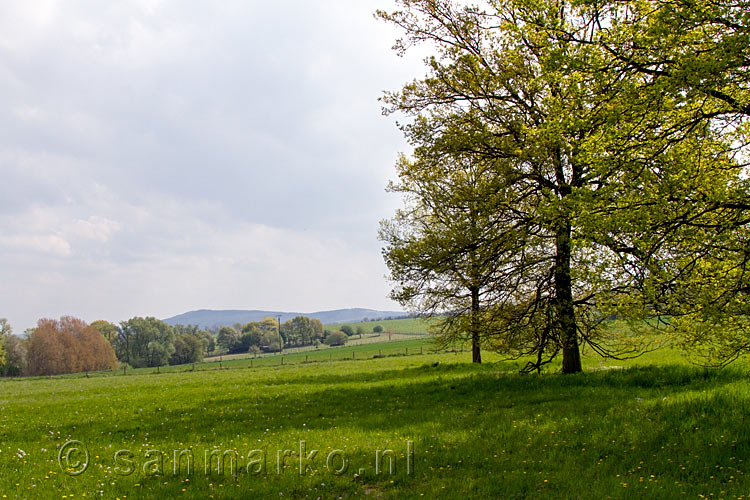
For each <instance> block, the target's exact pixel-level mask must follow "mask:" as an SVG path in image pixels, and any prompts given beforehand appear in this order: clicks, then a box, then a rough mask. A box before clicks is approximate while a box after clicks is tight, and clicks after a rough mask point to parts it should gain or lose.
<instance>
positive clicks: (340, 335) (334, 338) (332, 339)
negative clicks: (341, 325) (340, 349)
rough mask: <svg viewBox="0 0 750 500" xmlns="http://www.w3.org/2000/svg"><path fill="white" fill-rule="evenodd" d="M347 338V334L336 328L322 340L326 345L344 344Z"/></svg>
mask: <svg viewBox="0 0 750 500" xmlns="http://www.w3.org/2000/svg"><path fill="white" fill-rule="evenodd" d="M347 340H349V336H348V335H347V334H346V333H344V332H343V331H338V330H337V331H335V332H331V333H330V334H328V336H326V338H325V340H323V342H324V343H325V344H326V345H330V346H337V345H344V344H346V342H347Z"/></svg>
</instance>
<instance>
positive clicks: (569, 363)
mask: <svg viewBox="0 0 750 500" xmlns="http://www.w3.org/2000/svg"><path fill="white" fill-rule="evenodd" d="M555 243H556V246H557V254H556V256H555V295H556V297H555V299H556V300H555V308H556V313H557V323H558V328H559V330H560V336H561V338H562V343H563V345H562V351H563V366H562V371H563V373H578V372H581V371H583V368H582V367H581V353H580V350H579V349H578V331H577V329H576V318H575V306H574V305H573V283H572V280H571V277H570V222H568V221H564V222H563V223H561V224H560V227H559V228H558V230H557V235H556V238H555Z"/></svg>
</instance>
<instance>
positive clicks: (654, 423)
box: [0, 339, 750, 499]
mask: <svg viewBox="0 0 750 500" xmlns="http://www.w3.org/2000/svg"><path fill="white" fill-rule="evenodd" d="M406 342H415V344H414V345H413V346H412V347H413V350H412V352H411V353H410V355H408V356H407V355H402V354H400V353H399V352H394V353H393V355H383V357H377V358H374V359H373V357H372V356H374V355H376V354H377V353H376V352H375V351H376V350H377V349H378V345H363V346H358V347H354V348H347V347H344V348H341V349H340V352H341V354H342V357H341V358H334V359H331V358H329V359H325V357H323V356H324V355H328V356H330V353H328V352H323V351H320V352H319V354H320V356H321V358H320V359H310V358H309V357H308V362H305V360H304V358H303V357H304V356H305V354H304V353H298V354H295V355H294V356H297V357H296V358H295V357H293V356H291V357H287V360H286V361H285V364H284V365H283V366H282V365H281V364H280V358H274V357H268V358H264V359H263V360H262V362H260V363H259V362H257V360H256V361H255V362H254V364H253V365H252V367H251V366H250V362H249V361H250V360H247V359H245V360H236V361H228V362H224V363H223V364H222V368H223V369H218V365H217V364H216V363H204V364H201V365H199V366H198V367H197V368H196V370H195V371H185V370H186V369H188V368H187V367H180V368H181V370H177V369H176V368H175V369H172V371H168V370H167V371H162V372H161V373H159V374H157V373H155V372H154V370H153V369H143V370H133V371H129V372H128V375H126V376H123V375H122V373H121V372H119V373H109V374H108V373H102V374H97V375H95V376H92V377H91V378H86V377H83V376H81V375H74V376H66V377H56V378H39V379H21V380H3V381H0V471H2V473H1V474H0V498H8V499H13V498H19V499H23V498H27V499H61V498H65V499H71V498H72V499H80V498H107V499H110V498H111V499H117V498H119V499H134V498H144V499H145V498H148V499H153V498H185V499H191V498H201V499H203V498H217V499H218V498H295V499H296V498H300V499H303V498H310V499H316V498H321V499H331V498H362V499H366V498H382V499H388V498H393V499H403V498H415V499H416V498H445V499H449V498H455V499H465V498H487V499H495V498H638V499H641V498H665V499H666V498H748V495H749V494H750V482H749V481H747V480H746V478H745V473H746V467H747V464H748V460H750V429H748V426H747V425H746V422H745V419H746V417H747V415H748V414H750V381H749V380H748V375H747V370H748V366H747V365H746V364H736V365H734V366H732V367H731V368H729V369H725V370H721V371H709V370H705V369H703V368H699V367H695V366H692V365H689V364H687V363H686V362H685V361H684V360H682V359H681V358H680V357H678V356H677V355H676V354H675V353H673V352H670V351H657V352H655V353H650V354H648V355H646V356H644V357H643V358H639V359H638V360H634V361H630V362H625V363H624V362H601V361H600V360H599V359H598V358H595V357H590V356H587V357H586V367H585V369H586V372H585V373H583V374H578V375H566V376H563V375H560V374H557V373H552V372H553V371H554V369H551V370H550V371H549V373H542V374H541V375H536V374H535V375H520V374H518V373H517V371H518V369H519V368H520V366H522V363H521V362H520V361H519V362H498V360H497V358H496V357H493V356H492V355H486V356H485V359H487V360H488V362H486V363H485V364H483V365H481V366H475V365H472V364H471V363H469V362H468V361H469V356H470V354H469V353H467V352H465V353H434V352H431V351H429V349H426V348H425V346H426V345H427V344H424V342H426V339H417V340H412V341H406ZM416 342H422V344H416ZM403 344H404V343H403V342H401V343H395V342H394V343H393V344H381V345H380V349H381V350H382V349H385V348H386V346H390V345H394V346H395V347H394V349H397V350H398V349H403ZM418 345H419V346H421V347H422V352H423V354H415V353H416V352H418V351H416V349H417V348H418V347H417V346H418ZM352 349H354V350H355V351H354V356H355V359H354V360H351V359H345V357H346V353H347V351H348V355H349V356H351V355H352ZM357 349H360V350H366V349H370V351H368V352H365V351H357ZM330 351H331V352H334V351H335V350H334V349H331V350H330ZM358 353H359V357H357V354H358ZM287 356H289V355H287ZM307 356H311V355H310V354H307ZM436 363H437V365H436ZM70 441H77V442H79V443H80V444H76V443H73V444H70ZM65 443H68V445H67V447H65V448H63V445H64V444H65ZM76 446H77V447H79V448H80V449H79V450H74V449H72V448H73V447H76ZM84 448H85V449H86V450H87V452H88V459H87V461H88V467H87V468H86V469H85V470H83V471H82V470H81V469H82V468H83V464H84V463H85V462H86V459H85V455H84V453H83V452H82V450H83V449H84ZM61 450H62V452H61ZM314 450H317V451H315V453H313V451H314ZM300 452H302V456H300ZM311 453H312V455H311ZM175 457H177V460H175ZM220 457H221V458H223V462H224V468H223V470H221V468H220V467H219V463H220V462H221V461H222V460H220ZM188 459H189V460H188ZM188 461H189V462H190V464H188ZM61 463H62V465H63V467H61ZM188 465H189V466H190V467H188ZM391 465H392V466H393V470H391V469H390V467H391ZM376 468H377V469H378V470H376Z"/></svg>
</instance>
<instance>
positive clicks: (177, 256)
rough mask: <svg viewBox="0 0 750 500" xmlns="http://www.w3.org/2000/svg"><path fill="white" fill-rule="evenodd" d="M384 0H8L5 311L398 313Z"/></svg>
mask: <svg viewBox="0 0 750 500" xmlns="http://www.w3.org/2000/svg"><path fill="white" fill-rule="evenodd" d="M387 3H388V2H385V1H383V2H381V1H377V0H372V1H371V2H364V1H363V2H334V1H330V0H325V1H322V2H302V1H291V0H290V1H285V2H276V3H269V2H260V1H251V2H247V1H239V0H237V1H229V0H228V1H226V2H220V3H210V2H187V1H169V0H165V1H149V0H134V1H123V2H115V3H106V2H105V3H95V4H91V3H90V2H77V1H66V2H60V1H52V0H50V1H42V0H38V1H33V2H15V3H14V2H6V3H4V4H2V5H0V107H2V109H5V110H8V112H7V113H5V114H0V276H3V281H4V285H5V283H6V282H7V283H10V284H11V285H10V286H3V287H2V288H0V307H1V309H0V316H3V317H4V316H7V317H8V318H9V319H10V320H11V322H12V323H14V326H15V327H16V329H17V330H18V329H23V328H25V327H28V326H31V324H33V322H34V321H36V319H37V318H39V317H41V316H58V315H61V314H78V315H81V316H84V317H85V318H86V319H89V320H91V319H97V318H100V317H104V318H108V319H113V320H117V319H126V318H128V317H130V316H132V315H136V314H152V315H155V316H160V317H165V316H169V315H171V314H176V313H179V312H183V311H185V310H188V309H192V308H198V307H213V308H221V307H248V308H260V307H263V308H274V309H295V310H308V311H311V310H314V309H328V308H337V307H349V306H365V307H381V308H392V307H395V305H394V304H393V303H391V302H390V301H389V300H388V299H387V298H386V294H387V285H386V283H385V282H384V280H383V279H382V276H383V274H384V273H385V268H384V266H383V263H382V259H381V257H380V252H379V244H378V242H377V241H376V232H377V223H378V220H379V219H381V218H384V217H388V216H390V215H391V213H392V210H393V208H394V205H395V204H396V203H395V200H394V199H393V198H391V197H389V196H388V195H386V194H385V193H384V187H385V184H386V179H387V178H388V177H390V176H392V173H393V168H392V165H393V162H394V161H395V159H396V156H397V151H398V150H400V149H404V148H405V145H404V143H403V141H402V139H401V138H400V135H399V133H398V131H397V130H396V129H395V127H394V124H393V122H392V121H390V120H386V119H383V118H382V117H381V116H380V113H379V109H380V105H379V103H378V102H377V100H376V99H377V97H379V95H380V93H381V91H382V90H383V89H393V88H397V87H398V86H399V85H400V84H401V83H403V82H404V81H406V80H408V79H410V78H411V77H413V76H416V75H417V74H418V72H419V71H421V70H420V69H419V68H420V66H421V65H420V64H415V60H414V59H411V60H410V59H408V58H407V59H399V58H397V57H395V55H394V54H392V53H391V51H390V49H389V47H390V46H391V45H392V42H393V39H394V38H395V33H394V31H393V30H392V29H391V28H389V27H387V26H386V25H384V24H382V23H380V22H378V21H375V20H373V19H372V17H371V13H372V12H373V11H374V10H375V9H376V8H386V9H387V8H388V5H387Z"/></svg>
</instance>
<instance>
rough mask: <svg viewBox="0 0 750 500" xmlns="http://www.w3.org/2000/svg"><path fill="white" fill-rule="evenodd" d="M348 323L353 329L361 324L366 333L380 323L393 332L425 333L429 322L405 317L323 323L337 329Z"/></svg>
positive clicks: (331, 328) (329, 327)
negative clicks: (358, 321)
mask: <svg viewBox="0 0 750 500" xmlns="http://www.w3.org/2000/svg"><path fill="white" fill-rule="evenodd" d="M344 325H349V326H351V327H352V328H353V329H354V330H356V329H357V327H358V326H361V327H362V328H363V329H364V331H365V332H366V333H370V332H372V329H373V327H374V326H376V325H380V326H382V327H383V329H384V330H386V331H387V330H393V332H394V333H420V334H425V333H427V329H428V326H429V322H428V321H426V320H423V319H419V318H407V319H390V320H384V321H367V322H360V323H337V324H332V325H325V328H326V330H331V331H333V330H339V329H341V327H342V326H344Z"/></svg>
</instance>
